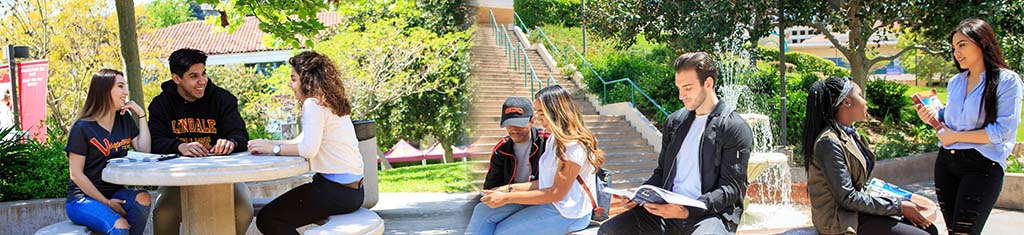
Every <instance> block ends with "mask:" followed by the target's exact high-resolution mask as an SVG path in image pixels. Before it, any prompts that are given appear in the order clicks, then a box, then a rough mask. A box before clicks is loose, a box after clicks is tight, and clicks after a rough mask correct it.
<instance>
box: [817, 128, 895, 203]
mask: <svg viewBox="0 0 1024 235" xmlns="http://www.w3.org/2000/svg"><path fill="white" fill-rule="evenodd" d="M845 151H846V150H845V149H844V148H843V146H842V144H841V143H838V142H837V141H836V140H834V139H833V138H821V139H819V140H818V142H817V143H815V146H814V161H817V163H818V164H819V165H820V166H821V170H822V173H823V175H824V176H825V178H826V181H827V182H828V187H829V188H828V190H829V192H831V193H832V198H834V199H835V201H836V203H837V204H839V206H840V207H842V208H844V209H847V210H851V211H856V212H860V213H868V214H874V215H883V216H889V215H899V214H901V213H902V209H903V208H902V207H901V205H900V201H899V200H898V199H896V198H885V197H872V196H870V195H868V194H867V193H866V192H863V191H860V190H857V189H856V188H855V187H854V186H853V177H852V176H851V175H850V168H849V165H848V164H847V162H846V157H845V156H846V152H845Z"/></svg>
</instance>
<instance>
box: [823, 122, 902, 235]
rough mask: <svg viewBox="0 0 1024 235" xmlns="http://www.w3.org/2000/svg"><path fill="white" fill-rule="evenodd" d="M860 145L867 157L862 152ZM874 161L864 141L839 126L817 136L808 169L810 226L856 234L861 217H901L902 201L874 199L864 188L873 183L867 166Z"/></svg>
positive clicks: (826, 231) (836, 232)
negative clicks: (870, 181) (866, 214)
mask: <svg viewBox="0 0 1024 235" xmlns="http://www.w3.org/2000/svg"><path fill="white" fill-rule="evenodd" d="M857 142H860V146H863V147H864V149H863V150H864V151H863V153H866V154H867V156H864V154H862V151H859V149H860V148H859V147H858V146H857ZM874 159H875V155H874V153H872V152H871V150H870V149H869V148H868V145H867V144H866V143H865V142H864V139H863V137H861V138H854V137H853V136H850V135H848V134H846V132H844V131H842V130H841V129H840V128H839V126H832V127H831V128H826V129H825V130H824V131H822V132H821V134H819V135H818V139H817V141H815V144H814V155H813V159H809V160H808V161H809V162H808V166H807V194H808V196H809V197H810V199H811V222H812V223H814V228H815V229H817V230H818V233H821V234H843V233H857V224H858V213H868V214H875V215H885V216H888V215H899V214H901V213H902V207H900V200H899V199H896V198H886V197H872V196H870V195H868V194H867V193H866V192H864V185H865V184H867V182H868V180H870V179H871V170H870V169H868V166H867V164H866V162H867V161H868V160H870V161H874Z"/></svg>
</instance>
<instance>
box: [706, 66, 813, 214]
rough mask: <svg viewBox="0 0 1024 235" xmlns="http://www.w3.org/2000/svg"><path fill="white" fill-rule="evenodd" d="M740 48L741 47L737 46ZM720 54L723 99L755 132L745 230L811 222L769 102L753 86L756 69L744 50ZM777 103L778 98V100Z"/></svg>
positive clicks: (721, 93)
mask: <svg viewBox="0 0 1024 235" xmlns="http://www.w3.org/2000/svg"><path fill="white" fill-rule="evenodd" d="M736 48H738V47H736ZM731 51H734V52H737V53H732V54H724V55H720V57H719V61H720V66H719V67H720V73H719V77H720V78H721V85H720V87H719V89H718V91H719V94H720V95H721V96H722V102H725V103H726V104H729V105H732V106H733V107H736V110H737V112H740V113H741V114H740V116H742V117H743V119H744V120H745V121H746V122H747V124H748V125H749V126H750V127H751V131H752V132H753V136H754V142H753V146H752V149H751V154H750V160H749V161H748V163H747V180H748V183H749V184H748V185H749V186H748V188H747V197H746V202H745V203H744V204H745V210H744V215H743V217H742V220H741V228H742V229H743V230H765V229H778V228H794V227H803V226H807V225H809V224H810V210H809V209H808V208H809V207H808V206H807V205H803V204H799V203H794V201H793V199H792V197H791V194H792V193H793V189H792V188H793V187H792V185H793V183H792V175H791V174H790V168H789V156H788V155H787V154H785V153H782V152H779V151H778V150H779V148H778V147H777V146H775V142H774V139H773V138H774V135H773V134H772V130H773V129H772V119H771V118H770V117H769V116H767V115H764V113H767V111H766V110H768V109H767V106H768V105H775V104H773V102H772V101H770V100H765V99H764V98H765V97H759V96H757V95H756V94H754V92H752V91H751V89H750V84H751V83H752V82H753V80H754V79H755V77H754V76H752V75H753V74H755V69H754V68H753V66H751V65H750V63H749V62H748V61H749V59H748V58H750V57H749V55H745V54H744V53H745V52H744V51H743V50H739V49H737V50H731ZM774 103H777V102H774Z"/></svg>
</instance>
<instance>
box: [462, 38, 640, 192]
mask: <svg viewBox="0 0 1024 235" xmlns="http://www.w3.org/2000/svg"><path fill="white" fill-rule="evenodd" d="M477 27H478V29H477V31H476V35H475V37H474V43H475V45H474V46H473V49H472V52H471V53H472V54H471V55H472V57H473V63H474V66H473V69H472V76H471V78H470V79H471V80H470V81H471V82H470V84H471V86H472V89H473V94H474V95H473V98H472V101H471V103H472V105H471V107H470V111H469V122H468V126H469V127H470V128H471V129H472V130H473V131H472V132H471V133H470V138H471V139H472V141H473V142H472V144H471V145H470V148H469V152H470V160H471V166H470V170H471V172H472V174H473V175H474V177H475V178H474V179H477V180H475V181H474V183H475V185H476V186H478V187H480V186H482V185H483V178H484V176H485V174H486V172H487V165H488V159H490V152H491V150H492V149H493V148H494V145H495V144H496V143H497V142H498V141H499V140H500V139H501V138H503V137H505V136H506V135H507V133H506V132H505V129H503V128H501V127H500V125H499V121H500V119H501V104H502V103H503V102H504V101H505V99H506V98H508V97H511V96H522V97H527V98H528V99H531V100H532V97H533V94H532V93H531V92H530V88H529V87H525V86H526V84H524V83H525V82H524V81H523V72H521V71H515V68H514V67H513V66H512V65H510V64H509V62H508V57H506V56H505V52H504V49H503V48H502V47H501V46H499V45H497V44H496V43H495V35H493V31H492V30H491V28H490V25H489V24H487V23H483V24H480V25H478V26H477ZM513 32H514V31H513V30H509V35H514V34H513ZM511 40H512V42H513V44H514V45H518V41H519V40H518V38H517V37H515V36H512V37H511ZM523 45H524V47H527V45H529V43H528V42H523ZM528 47H529V48H527V49H526V53H527V57H528V58H529V60H530V62H531V63H532V64H533V67H534V69H535V71H536V73H537V77H538V79H539V80H542V81H546V80H547V78H548V76H549V75H550V76H552V77H554V78H555V79H554V80H555V82H556V83H558V84H559V85H562V86H563V87H565V88H566V89H568V90H569V91H570V92H573V94H577V95H576V99H575V101H576V104H577V105H578V106H579V107H580V111H582V113H583V118H584V122H585V124H586V126H587V127H588V128H590V130H591V131H593V132H594V133H595V134H596V135H597V139H598V145H599V147H600V148H601V149H602V150H604V151H605V153H606V156H605V158H606V163H605V165H604V168H606V169H609V170H611V171H612V172H614V175H613V176H612V183H613V184H612V186H613V187H616V188H623V187H636V186H639V185H641V184H642V183H643V181H644V180H646V179H647V178H648V177H650V174H651V171H652V170H653V169H654V168H655V167H657V157H658V156H657V154H656V153H655V151H654V147H652V146H651V145H649V144H647V142H646V141H645V140H644V139H643V138H642V137H641V135H640V133H639V132H637V131H636V129H635V128H634V127H633V126H631V125H630V123H629V122H628V121H626V119H625V118H624V117H623V116H618V115H601V114H599V113H598V112H597V109H596V108H595V107H594V106H593V105H592V104H591V103H590V101H588V100H587V99H586V98H585V97H584V96H583V95H581V94H582V92H585V91H580V90H579V87H577V86H576V85H574V83H573V82H572V81H570V80H569V76H566V75H564V74H563V73H562V71H560V70H557V69H555V70H552V69H548V67H547V66H546V65H545V64H544V62H543V61H542V60H541V55H540V53H539V51H538V50H537V49H536V48H534V47H533V46H528ZM527 71H528V70H527ZM540 88H541V87H536V88H535V90H539V89H540Z"/></svg>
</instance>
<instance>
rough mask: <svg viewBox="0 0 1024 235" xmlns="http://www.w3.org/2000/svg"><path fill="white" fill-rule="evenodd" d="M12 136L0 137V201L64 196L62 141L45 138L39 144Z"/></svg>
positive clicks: (65, 170) (65, 174)
mask: <svg viewBox="0 0 1024 235" xmlns="http://www.w3.org/2000/svg"><path fill="white" fill-rule="evenodd" d="M54 127H56V126H54ZM55 131H58V129H57V128H49V132H50V133H48V134H50V136H53V135H54V134H60V133H53V132H55ZM8 132H10V129H8V130H3V131H0V136H7V133H8ZM12 137H13V138H11V139H4V140H0V173H2V175H0V201H16V200H28V199H39V198H60V197H64V196H65V195H66V190H67V182H68V160H67V158H66V157H65V154H64V146H65V143H64V140H63V139H58V138H49V140H48V141H47V143H40V142H39V141H37V140H34V139H26V138H24V137H20V136H12Z"/></svg>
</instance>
